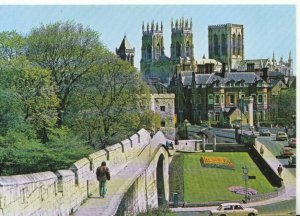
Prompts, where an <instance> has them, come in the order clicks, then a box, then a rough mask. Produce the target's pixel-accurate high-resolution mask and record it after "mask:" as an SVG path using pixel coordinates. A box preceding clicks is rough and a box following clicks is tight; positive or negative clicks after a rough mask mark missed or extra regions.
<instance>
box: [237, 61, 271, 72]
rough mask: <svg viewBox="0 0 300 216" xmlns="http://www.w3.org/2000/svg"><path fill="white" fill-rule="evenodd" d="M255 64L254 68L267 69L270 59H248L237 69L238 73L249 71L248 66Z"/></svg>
mask: <svg viewBox="0 0 300 216" xmlns="http://www.w3.org/2000/svg"><path fill="white" fill-rule="evenodd" d="M251 63H254V68H255V69H258V68H266V67H268V63H270V60H269V59H248V60H242V61H241V62H240V64H239V66H238V68H237V70H238V71H247V64H251Z"/></svg>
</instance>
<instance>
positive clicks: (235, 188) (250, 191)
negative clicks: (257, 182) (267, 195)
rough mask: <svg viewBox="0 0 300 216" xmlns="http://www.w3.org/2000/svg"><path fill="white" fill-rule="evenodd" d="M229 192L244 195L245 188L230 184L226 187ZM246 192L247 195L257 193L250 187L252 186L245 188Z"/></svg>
mask: <svg viewBox="0 0 300 216" xmlns="http://www.w3.org/2000/svg"><path fill="white" fill-rule="evenodd" d="M228 189H229V190H230V191H231V192H234V193H236V194H242V195H245V194H246V189H245V188H244V187H242V186H232V187H230V188H228ZM247 193H248V195H255V194H257V191H256V190H254V189H252V188H248V189H247Z"/></svg>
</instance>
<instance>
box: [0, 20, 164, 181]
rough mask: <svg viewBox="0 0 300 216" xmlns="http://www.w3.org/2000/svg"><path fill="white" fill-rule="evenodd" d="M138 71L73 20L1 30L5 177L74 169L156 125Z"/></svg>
mask: <svg viewBox="0 0 300 216" xmlns="http://www.w3.org/2000/svg"><path fill="white" fill-rule="evenodd" d="M149 100H150V94H149V89H148V87H147V85H146V84H145V83H144V82H143V81H142V79H141V77H140V74H139V73H138V72H137V71H136V69H135V68H134V67H132V66H131V65H130V64H128V63H126V62H124V61H122V60H120V59H119V58H117V57H116V56H115V55H114V54H112V53H111V52H109V51H108V50H107V49H106V48H105V46H104V45H103V44H102V42H101V41H100V40H99V34H98V33H97V32H96V31H94V30H92V29H91V28H89V27H84V26H82V25H80V24H76V23H74V22H69V21H67V22H56V23H53V24H46V25H41V26H39V27H37V28H33V29H32V30H31V31H30V33H29V35H28V36H26V37H25V36H22V35H20V34H18V33H17V32H15V31H5V32H0V175H12V174H23V173H29V172H40V171H47V170H52V171H55V170H57V169H65V168H68V167H69V166H70V165H71V164H72V163H73V162H75V161H76V160H78V159H81V158H82V157H85V156H87V155H88V154H89V153H91V152H92V151H94V150H95V149H100V148H103V147H105V146H107V145H111V144H114V143H115V142H118V141H120V140H122V139H125V138H127V137H128V136H129V135H131V134H133V133H135V132H136V131H137V130H139V129H140V128H141V127H144V128H146V129H157V128H158V127H159V125H160V119H159V116H158V115H157V114H155V113H153V112H152V111H150V110H149V107H150V106H149Z"/></svg>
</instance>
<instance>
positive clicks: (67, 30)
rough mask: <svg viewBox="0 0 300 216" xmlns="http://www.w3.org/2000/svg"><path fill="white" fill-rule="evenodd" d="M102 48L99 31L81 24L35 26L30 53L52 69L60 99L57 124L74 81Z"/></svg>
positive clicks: (88, 68)
mask: <svg viewBox="0 0 300 216" xmlns="http://www.w3.org/2000/svg"><path fill="white" fill-rule="evenodd" d="M102 50H103V46H102V44H101V43H100V42H99V35H98V33H97V32H95V31H93V30H92V29H90V28H88V27H87V28H84V27H83V26H82V25H80V24H75V23H73V22H57V23H54V24H48V25H42V26H40V27H38V28H34V29H32V31H31V33H30V35H29V36H28V49H27V56H28V59H29V60H30V61H31V62H33V63H37V64H38V65H39V66H40V67H42V68H45V69H48V70H49V71H50V72H51V76H52V79H53V80H54V82H55V84H56V86H57V89H56V94H57V97H58V98H59V101H60V104H59V106H58V121H57V124H58V126H61V125H62V120H63V119H62V118H63V113H64V112H65V111H66V107H67V104H68V99H69V96H70V94H71V93H72V92H73V90H74V87H75V85H76V84H77V83H78V82H79V81H80V80H81V79H82V78H83V76H85V75H86V74H88V73H89V72H90V71H91V70H92V69H93V67H94V64H95V62H96V61H97V60H98V57H99V56H100V53H101V52H102Z"/></svg>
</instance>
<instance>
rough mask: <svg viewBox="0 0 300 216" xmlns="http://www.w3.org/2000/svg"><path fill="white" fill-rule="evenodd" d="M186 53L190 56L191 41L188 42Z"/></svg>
mask: <svg viewBox="0 0 300 216" xmlns="http://www.w3.org/2000/svg"><path fill="white" fill-rule="evenodd" d="M185 54H186V57H190V43H189V42H187V43H186V46H185Z"/></svg>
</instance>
